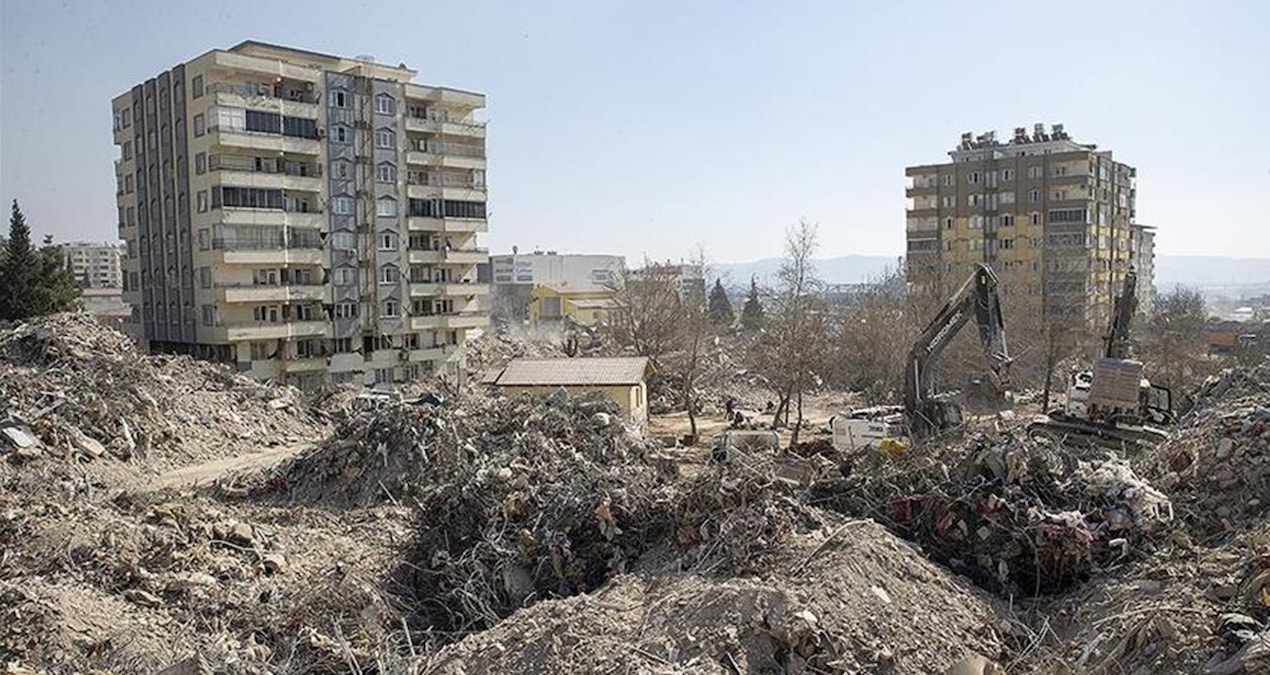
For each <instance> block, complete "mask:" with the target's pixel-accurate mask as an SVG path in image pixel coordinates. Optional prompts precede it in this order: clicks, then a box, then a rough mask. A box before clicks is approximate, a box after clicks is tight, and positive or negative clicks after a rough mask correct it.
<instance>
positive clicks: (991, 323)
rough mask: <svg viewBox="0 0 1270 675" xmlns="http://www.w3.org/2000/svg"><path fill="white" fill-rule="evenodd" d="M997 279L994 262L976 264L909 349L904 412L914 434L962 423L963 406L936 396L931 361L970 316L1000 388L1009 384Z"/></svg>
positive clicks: (920, 435)
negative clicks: (933, 388) (991, 265)
mask: <svg viewBox="0 0 1270 675" xmlns="http://www.w3.org/2000/svg"><path fill="white" fill-rule="evenodd" d="M998 285H999V282H998V279H997V275H996V274H995V273H994V272H993V271H992V268H990V267H988V266H987V265H983V264H980V265H976V266H975V270H974V272H972V273H971V275H970V277H969V278H968V279H966V282H965V283H964V284H962V285H961V288H960V289H958V290H957V292H956V293H955V294H954V295H953V296H952V298H950V299H949V300H948V302H947V303H945V304H944V306H943V307H942V308H940V310H939V313H938V314H936V315H935V318H934V320H932V321H931V322H930V325H928V326H926V329H925V330H923V331H922V333H921V335H920V336H918V338H917V341H916V342H914V343H913V347H912V349H911V350H910V351H909V353H908V366H907V368H906V369H905V373H904V412H905V417H906V418H907V420H908V426H909V433H910V434H912V436H913V438H914V440H920V439H922V438H925V437H928V436H931V435H934V434H937V433H939V432H941V431H944V430H946V429H949V428H952V427H955V426H958V425H960V424H961V409H960V408H959V407H958V406H957V404H956V403H955V402H953V401H945V400H940V399H938V398H937V397H936V396H935V392H934V391H933V390H932V384H931V364H932V363H933V361H934V360H935V359H936V358H937V357H938V356H939V354H940V353H941V352H942V351H943V350H944V348H945V347H947V346H948V343H949V342H952V339H953V337H954V336H956V335H957V332H958V331H960V330H961V329H962V328H963V327H964V326H965V325H966V324H967V323H969V321H970V318H971V317H972V316H973V317H974V319H975V321H976V323H977V324H978V326H979V341H980V342H981V343H982V344H983V352H984V356H985V357H986V358H987V361H988V366H989V367H990V368H991V369H992V373H993V376H994V378H995V380H996V381H995V382H994V384H995V385H996V386H997V387H998V388H999V389H1001V390H1004V389H1008V388H1009V386H1010V376H1009V366H1010V356H1009V352H1008V351H1007V350H1006V345H1005V320H1004V318H1003V317H1002V314H1001V298H1000V296H999V295H998Z"/></svg>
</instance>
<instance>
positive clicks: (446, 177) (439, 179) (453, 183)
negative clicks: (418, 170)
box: [406, 173, 486, 192]
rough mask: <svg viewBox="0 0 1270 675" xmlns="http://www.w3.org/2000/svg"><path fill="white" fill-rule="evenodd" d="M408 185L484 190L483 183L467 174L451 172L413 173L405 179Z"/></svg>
mask: <svg viewBox="0 0 1270 675" xmlns="http://www.w3.org/2000/svg"><path fill="white" fill-rule="evenodd" d="M406 182H407V183H408V184H410V185H427V186H430V187H452V188H463V189H465V190H480V191H482V192H484V191H485V189H486V187H485V183H477V182H476V181H473V180H472V179H471V177H468V176H455V175H451V174H440V173H432V174H422V175H418V174H416V175H413V176H410V177H408V178H407V179H406Z"/></svg>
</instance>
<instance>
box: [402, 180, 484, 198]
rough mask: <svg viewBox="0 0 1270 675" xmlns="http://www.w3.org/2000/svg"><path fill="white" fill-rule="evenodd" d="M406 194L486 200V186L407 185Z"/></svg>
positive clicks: (417, 196) (422, 196) (410, 195)
mask: <svg viewBox="0 0 1270 675" xmlns="http://www.w3.org/2000/svg"><path fill="white" fill-rule="evenodd" d="M406 196H408V197H409V198H411V199H453V200H456V201H464V202H483V201H485V187H484V186H481V187H472V186H470V184H469V185H468V186H467V187H460V186H457V185H418V184H414V183H411V184H409V185H407V186H406Z"/></svg>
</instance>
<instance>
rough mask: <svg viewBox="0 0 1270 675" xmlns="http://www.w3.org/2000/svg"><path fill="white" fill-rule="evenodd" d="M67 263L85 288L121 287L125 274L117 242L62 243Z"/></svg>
mask: <svg viewBox="0 0 1270 675" xmlns="http://www.w3.org/2000/svg"><path fill="white" fill-rule="evenodd" d="M62 250H63V251H64V252H65V253H66V264H67V265H69V266H70V268H71V271H72V272H74V274H75V279H76V280H77V281H78V282H79V284H80V285H81V286H82V287H84V288H120V287H121V286H123V275H122V273H121V268H120V265H119V263H120V258H121V257H122V252H121V250H120V247H119V246H117V245H115V244H97V243H90V242H82V241H76V242H70V243H66V244H62Z"/></svg>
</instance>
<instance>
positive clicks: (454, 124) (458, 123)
mask: <svg viewBox="0 0 1270 675" xmlns="http://www.w3.org/2000/svg"><path fill="white" fill-rule="evenodd" d="M406 131H417V132H420V133H425V134H445V135H447V136H467V137H469V138H484V137H485V123H484V122H474V121H471V120H451V119H431V118H427V117H413V116H410V115H407V116H406Z"/></svg>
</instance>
